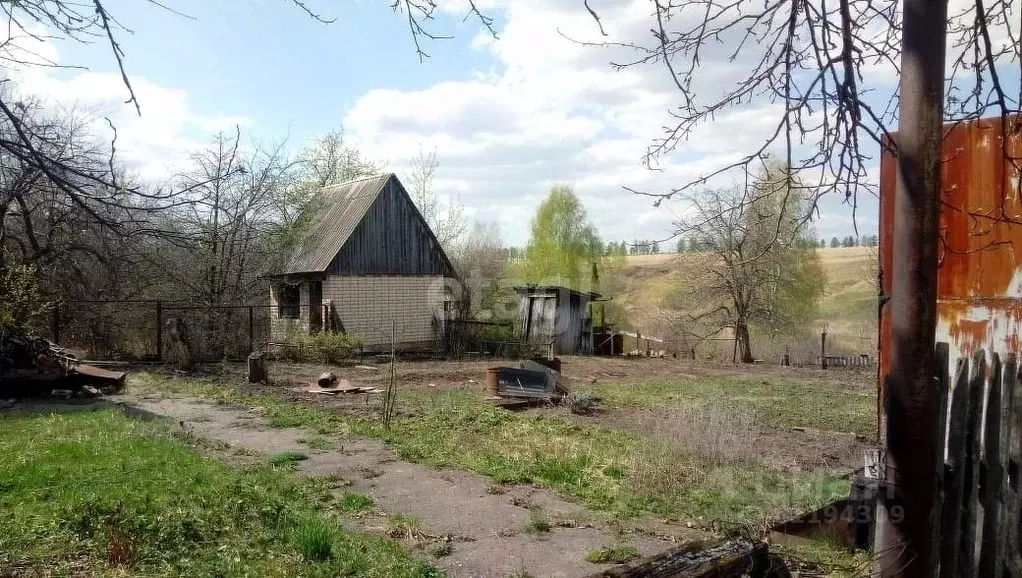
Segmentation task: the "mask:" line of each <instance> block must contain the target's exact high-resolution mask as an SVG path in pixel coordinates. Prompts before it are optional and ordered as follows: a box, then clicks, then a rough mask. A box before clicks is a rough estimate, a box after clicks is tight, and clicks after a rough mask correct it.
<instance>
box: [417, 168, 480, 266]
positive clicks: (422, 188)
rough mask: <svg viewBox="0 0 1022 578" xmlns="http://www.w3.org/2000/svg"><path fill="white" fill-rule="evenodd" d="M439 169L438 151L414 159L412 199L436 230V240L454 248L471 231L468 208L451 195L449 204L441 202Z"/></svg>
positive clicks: (449, 247)
mask: <svg viewBox="0 0 1022 578" xmlns="http://www.w3.org/2000/svg"><path fill="white" fill-rule="evenodd" d="M439 168H440V160H439V159H438V158H437V153H436V149H433V151H431V152H429V153H425V152H423V151H422V150H421V149H420V150H419V155H418V156H416V157H415V158H414V159H413V160H412V174H411V186H412V200H414V201H415V205H416V206H417V207H419V212H421V213H422V216H423V217H424V218H425V219H426V222H427V223H429V227H430V228H431V229H433V234H434V235H436V238H437V241H439V242H440V245H441V246H442V247H444V248H445V249H451V248H452V247H453V246H454V244H455V243H456V242H457V241H458V239H460V238H461V236H462V235H464V234H465V230H466V229H467V228H468V225H467V222H466V220H465V207H464V206H462V204H461V201H460V199H458V198H457V196H454V195H451V197H450V199H448V201H447V202H443V201H441V199H440V195H439V191H437V189H436V186H435V180H436V172H437V169H439Z"/></svg>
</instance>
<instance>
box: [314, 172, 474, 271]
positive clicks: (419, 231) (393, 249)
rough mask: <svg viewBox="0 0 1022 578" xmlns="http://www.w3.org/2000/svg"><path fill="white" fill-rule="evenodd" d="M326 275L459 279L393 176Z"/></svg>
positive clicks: (399, 183)
mask: <svg viewBox="0 0 1022 578" xmlns="http://www.w3.org/2000/svg"><path fill="white" fill-rule="evenodd" d="M327 273H329V274H330V275H407V276H424V275H436V276H444V277H456V274H455V272H454V267H452V266H451V262H450V260H449V259H448V258H447V255H446V254H445V253H444V250H443V249H442V248H441V247H440V243H439V242H438V241H437V239H436V236H435V235H434V234H433V232H432V231H431V230H430V228H429V225H427V224H426V220H425V219H423V217H422V214H421V213H419V210H418V209H417V208H416V207H415V203H414V202H412V199H411V197H409V196H408V193H407V192H406V191H405V189H404V187H403V186H402V185H401V182H400V181H398V180H397V178H396V177H394V176H393V175H392V176H391V177H390V179H388V181H387V184H386V185H384V187H383V190H381V191H380V194H379V195H378V196H377V197H376V200H375V201H374V202H373V204H372V206H370V207H369V209H368V210H367V211H366V214H365V217H364V218H363V219H362V221H361V222H360V223H359V224H358V225H357V226H356V227H355V230H354V231H353V232H352V234H351V236H350V237H349V238H348V240H347V242H346V243H345V244H344V246H342V247H341V250H340V251H339V252H338V253H337V255H336V256H335V257H334V259H333V261H331V262H330V267H329V268H328V269H327Z"/></svg>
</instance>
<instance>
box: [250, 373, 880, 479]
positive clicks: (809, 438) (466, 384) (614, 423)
mask: <svg viewBox="0 0 1022 578" xmlns="http://www.w3.org/2000/svg"><path fill="white" fill-rule="evenodd" d="M561 361H562V374H563V375H564V376H565V377H567V378H568V380H569V382H570V383H571V384H572V386H573V387H574V388H576V389H585V388H586V387H591V386H592V385H593V384H596V383H600V384H621V385H622V386H623V387H626V386H627V384H635V383H644V382H660V381H669V380H677V379H697V378H723V379H742V380H756V381H763V382H770V381H785V382H789V383H801V384H805V385H809V386H812V387H819V388H824V389H827V388H829V389H834V390H840V391H844V392H848V391H853V392H861V394H862V395H863V396H874V395H875V391H876V390H875V383H876V382H875V375H874V373H873V371H872V370H853V369H844V368H836V369H829V370H821V369H816V368H791V367H779V366H776V365H772V364H754V365H742V366H731V365H722V364H713V363H707V362H701V361H697V360H678V359H673V358H624V357H613V358H610V357H578V356H565V357H562V358H561ZM506 363H513V362H502V361H499V360H483V361H418V362H399V363H397V364H396V366H395V383H396V384H397V387H398V396H399V397H400V396H401V395H402V391H404V392H408V391H411V392H412V393H411V394H405V395H406V396H408V395H414V394H415V393H428V392H436V391H443V390H458V389H470V390H482V388H483V379H484V374H485V371H486V368H487V367H493V366H495V365H502V364H506ZM367 367H375V368H376V369H360V368H357V367H340V368H329V370H330V371H332V372H334V373H335V374H336V375H337V377H338V378H339V379H345V380H347V381H348V382H350V383H351V384H352V385H357V386H374V387H378V388H386V387H387V386H388V384H389V381H390V366H389V364H386V363H384V364H380V365H374V364H367ZM323 370H324V368H323V367H321V366H315V365H309V364H285V363H274V364H273V365H272V367H271V370H270V371H271V379H272V380H273V382H274V384H273V385H271V386H256V387H255V389H259V390H262V391H265V392H268V393H275V394H278V395H283V396H285V397H287V398H289V399H291V400H293V401H298V402H301V403H312V404H315V405H317V406H321V407H322V406H325V407H327V408H329V409H331V410H334V411H344V412H354V413H359V412H369V411H376V410H375V408H376V407H377V405H378V403H376V402H375V401H374V400H372V399H369V398H368V397H367V396H365V395H348V396H325V395H319V394H311V393H307V392H306V391H304V390H305V389H309V386H310V385H314V384H315V381H316V379H317V378H318V377H319V375H320V373H321V372H322V371H323ZM528 411H530V412H537V413H541V412H546V413H556V414H557V415H559V416H562V417H566V418H568V419H574V420H578V421H582V422H586V423H590V424H593V425H598V426H602V427H607V428H612V429H621V430H625V431H630V432H633V433H638V434H640V435H643V434H644V433H645V432H644V427H645V426H646V425H647V424H649V422H650V420H651V419H656V417H657V416H656V415H655V413H654V410H652V409H649V408H605V409H603V410H601V411H599V412H597V413H596V414H594V415H591V416H585V417H581V416H574V415H572V414H570V413H569V412H567V411H566V410H564V409H563V408H536V409H531V410H528ZM414 412H415V408H414V406H412V405H409V404H407V403H406V404H401V403H398V410H397V413H398V414H399V415H406V416H407V415H410V414H413V413H414ZM874 441H875V440H872V439H865V438H862V437H857V436H856V435H855V434H852V433H848V432H833V431H822V430H812V429H810V430H804V431H795V430H785V431H778V430H768V429H759V430H757V431H756V435H755V439H754V440H752V441H751V443H752V449H753V453H754V454H755V456H756V458H757V459H758V461H760V462H761V463H762V464H763V465H765V466H766V467H768V468H770V469H772V470H775V471H779V472H790V473H797V472H805V471H830V472H840V473H845V472H850V471H852V470H854V469H856V468H859V467H862V460H863V452H864V451H865V450H867V449H869V448H870V447H872V446H873V444H874Z"/></svg>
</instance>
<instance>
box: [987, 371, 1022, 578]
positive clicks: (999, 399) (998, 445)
mask: <svg viewBox="0 0 1022 578" xmlns="http://www.w3.org/2000/svg"><path fill="white" fill-rule="evenodd" d="M1015 363H1016V360H1015V355H1014V354H1010V353H1009V354H1008V355H1007V356H1006V358H1005V360H1004V364H1003V367H1002V365H1001V362H1000V360H999V359H998V358H997V355H996V354H995V355H994V356H993V359H992V361H991V364H990V366H991V368H992V370H993V371H992V375H991V377H990V390H989V391H990V393H989V394H988V397H987V408H986V426H985V428H984V429H985V431H984V439H983V471H982V475H981V476H980V477H981V478H982V487H981V488H980V492H981V496H980V498H981V500H982V502H983V536H982V538H981V541H980V552H979V575H980V576H983V577H984V578H1001V573H1002V570H1003V567H1004V563H1003V554H1004V552H1003V549H1004V538H1003V528H1002V521H1003V520H1004V514H1003V512H1002V509H1003V508H1004V476H1005V471H1006V470H1005V466H1006V462H1007V459H1008V448H1007V444H1008V439H1007V438H1006V437H1005V436H1004V428H1003V427H1001V423H1002V422H1007V421H1008V420H1007V417H1008V416H1007V413H1008V409H1009V408H1008V407H1007V406H1006V405H1005V403H1004V401H1005V398H1007V397H1008V394H1007V393H1006V391H1007V390H1008V389H1010V388H1011V386H1012V384H1013V383H1014V380H1015V372H1016V371H1017V369H1016V366H1015Z"/></svg>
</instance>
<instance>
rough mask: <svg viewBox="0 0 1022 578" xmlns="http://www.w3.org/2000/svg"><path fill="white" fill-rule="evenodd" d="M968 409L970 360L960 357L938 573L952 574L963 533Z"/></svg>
mask: <svg viewBox="0 0 1022 578" xmlns="http://www.w3.org/2000/svg"><path fill="white" fill-rule="evenodd" d="M968 411H969V360H968V359H966V358H964V357H963V358H961V359H959V360H958V367H957V368H956V370H955V385H954V388H952V390H951V414H950V416H949V417H948V439H947V456H946V457H945V462H944V504H943V513H942V516H941V521H940V525H941V528H943V531H942V533H941V537H940V553H941V556H940V576H941V577H942V578H954V576H956V574H955V571H956V568H957V566H958V544H959V541H960V540H961V536H962V527H961V525H960V523H959V522H960V520H961V512H962V480H963V475H962V466H963V462H964V455H965V422H966V417H967V415H968Z"/></svg>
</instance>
